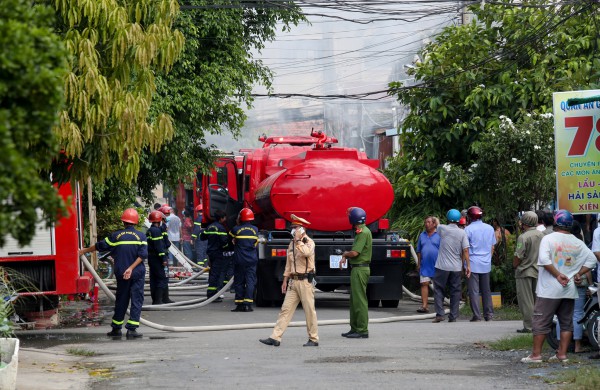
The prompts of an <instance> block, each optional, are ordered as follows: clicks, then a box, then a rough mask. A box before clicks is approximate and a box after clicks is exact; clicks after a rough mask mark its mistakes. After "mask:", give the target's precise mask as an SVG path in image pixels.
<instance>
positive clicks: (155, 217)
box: [148, 210, 163, 222]
mask: <svg viewBox="0 0 600 390" xmlns="http://www.w3.org/2000/svg"><path fill="white" fill-rule="evenodd" d="M162 219H163V213H161V212H160V211H158V210H154V211H153V212H151V213H150V215H148V221H150V222H161V221H162Z"/></svg>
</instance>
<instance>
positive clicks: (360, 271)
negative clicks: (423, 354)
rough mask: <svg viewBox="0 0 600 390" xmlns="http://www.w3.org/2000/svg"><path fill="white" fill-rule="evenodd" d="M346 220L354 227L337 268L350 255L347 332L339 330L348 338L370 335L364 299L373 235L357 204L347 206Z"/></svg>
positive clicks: (364, 215) (367, 336)
mask: <svg viewBox="0 0 600 390" xmlns="http://www.w3.org/2000/svg"><path fill="white" fill-rule="evenodd" d="M348 220H349V221H350V224H351V225H352V228H353V229H355V236H354V244H353V245H352V249H351V250H349V251H346V252H344V253H342V259H341V260H340V269H341V268H342V267H343V265H344V264H346V262H347V261H348V260H347V259H348V258H350V268H351V271H350V289H351V293H350V331H349V332H346V333H342V336H343V337H347V338H350V339H366V338H369V328H368V326H369V306H368V301H367V284H368V282H369V276H371V270H370V268H369V266H370V264H371V256H372V250H373V245H372V241H373V238H372V236H371V231H370V230H369V228H368V227H367V225H365V221H366V220H367V213H366V212H365V210H363V209H361V208H360V207H350V208H349V209H348Z"/></svg>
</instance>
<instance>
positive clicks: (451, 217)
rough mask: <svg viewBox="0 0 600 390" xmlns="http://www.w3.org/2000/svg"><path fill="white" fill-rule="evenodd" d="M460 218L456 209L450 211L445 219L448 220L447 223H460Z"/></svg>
mask: <svg viewBox="0 0 600 390" xmlns="http://www.w3.org/2000/svg"><path fill="white" fill-rule="evenodd" d="M460 217H461V215H460V211H458V210H457V209H450V210H448V212H447V213H446V219H447V220H448V222H458V221H460Z"/></svg>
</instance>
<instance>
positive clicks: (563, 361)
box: [548, 355, 569, 363]
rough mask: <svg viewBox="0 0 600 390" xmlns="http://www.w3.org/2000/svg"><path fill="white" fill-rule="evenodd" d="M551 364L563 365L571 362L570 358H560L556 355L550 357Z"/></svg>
mask: <svg viewBox="0 0 600 390" xmlns="http://www.w3.org/2000/svg"><path fill="white" fill-rule="evenodd" d="M548 361H549V362H561V363H567V362H568V361H569V359H568V358H562V359H561V358H559V357H558V355H554V356H552V357H550V358H549V359H548Z"/></svg>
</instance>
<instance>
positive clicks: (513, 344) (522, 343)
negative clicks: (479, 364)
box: [489, 334, 533, 351]
mask: <svg viewBox="0 0 600 390" xmlns="http://www.w3.org/2000/svg"><path fill="white" fill-rule="evenodd" d="M532 345H533V336H532V335H531V334H522V335H516V336H509V337H505V338H502V339H500V340H497V341H494V342H491V343H489V347H490V349H492V350H495V351H513V350H515V349H517V350H530V349H531V346H532Z"/></svg>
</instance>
